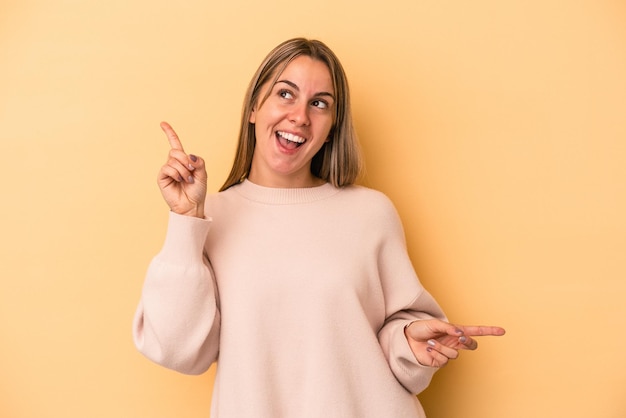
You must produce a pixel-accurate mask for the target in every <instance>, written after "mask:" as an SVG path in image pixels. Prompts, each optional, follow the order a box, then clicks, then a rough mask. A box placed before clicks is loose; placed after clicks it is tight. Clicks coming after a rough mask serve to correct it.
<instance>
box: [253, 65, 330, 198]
mask: <svg viewBox="0 0 626 418" xmlns="http://www.w3.org/2000/svg"><path fill="white" fill-rule="evenodd" d="M268 90H269V91H268ZM268 93H269V95H268ZM334 95H335V93H334V90H333V82H332V79H331V75H330V71H329V70H328V67H327V66H326V64H324V63H323V62H321V61H319V60H315V59H313V58H311V57H309V56H306V55H301V56H299V57H297V58H295V59H294V60H293V61H291V62H290V63H289V65H287V67H286V68H285V69H284V71H283V72H282V73H281V74H280V76H279V77H278V80H277V81H276V83H275V84H273V85H272V84H270V83H268V84H266V85H265V86H263V88H262V91H261V94H260V95H259V97H261V98H264V97H267V99H266V100H265V101H264V102H262V103H261V104H260V105H259V104H257V105H255V106H254V108H253V110H252V113H251V115H250V123H253V124H254V131H255V137H256V146H255V148H254V154H253V156H252V165H251V167H250V173H249V175H248V178H249V179H250V181H252V182H253V183H256V184H258V185H261V186H266V187H282V188H292V187H312V186H316V185H320V184H322V183H323V180H321V179H319V178H317V177H315V176H313V175H312V174H311V160H312V159H313V157H314V156H315V154H316V153H317V152H318V151H319V150H320V149H321V148H322V146H323V145H324V143H325V142H326V141H328V137H329V134H330V130H331V129H332V126H333V115H334V113H335V96H334Z"/></svg>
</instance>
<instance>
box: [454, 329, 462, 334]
mask: <svg viewBox="0 0 626 418" xmlns="http://www.w3.org/2000/svg"><path fill="white" fill-rule="evenodd" d="M454 332H456V333H457V334H463V330H462V329H460V328H457V329H455V330H454Z"/></svg>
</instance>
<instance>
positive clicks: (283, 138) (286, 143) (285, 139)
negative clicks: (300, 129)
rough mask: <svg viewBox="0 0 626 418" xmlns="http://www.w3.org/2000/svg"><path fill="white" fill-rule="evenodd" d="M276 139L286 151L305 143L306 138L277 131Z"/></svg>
mask: <svg viewBox="0 0 626 418" xmlns="http://www.w3.org/2000/svg"><path fill="white" fill-rule="evenodd" d="M276 138H277V139H278V142H280V144H281V145H282V146H283V147H285V148H287V149H296V148H298V147H299V146H301V145H302V144H304V143H305V142H306V138H303V137H301V136H298V135H294V134H292V133H289V132H283V131H277V132H276Z"/></svg>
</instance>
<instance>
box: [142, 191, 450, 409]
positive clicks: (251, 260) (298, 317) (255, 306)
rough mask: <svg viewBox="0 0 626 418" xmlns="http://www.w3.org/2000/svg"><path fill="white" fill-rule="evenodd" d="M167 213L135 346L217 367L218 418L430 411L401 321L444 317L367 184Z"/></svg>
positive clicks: (158, 358)
mask: <svg viewBox="0 0 626 418" xmlns="http://www.w3.org/2000/svg"><path fill="white" fill-rule="evenodd" d="M206 217H207V219H199V218H191V217H185V216H180V215H176V214H174V213H171V214H170V220H169V226H168V230H167V235H166V239H165V243H164V245H163V249H162V250H161V252H160V253H159V254H158V255H157V256H156V257H155V258H154V259H153V261H152V262H151V264H150V266H149V269H148V272H147V275H146V278H145V284H144V288H143V293H142V297H141V301H140V303H139V306H138V309H137V313H136V316H135V320H134V324H133V335H134V341H135V344H136V346H137V348H138V349H139V350H140V351H141V352H142V353H143V354H144V355H145V356H147V357H148V358H150V359H151V360H153V361H155V362H157V363H158V364H161V365H163V366H165V367H168V368H171V369H174V370H177V371H179V372H182V373H189V374H198V373H202V372H204V371H206V370H207V368H208V367H209V366H210V365H211V364H212V363H213V362H214V361H217V362H218V367H217V376H216V381H215V386H214V392H213V398H212V406H211V411H212V412H211V417H212V418H257V417H258V418H307V417H310V418H320V417H322V418H339V417H341V418H370V417H371V418H386V417H388V418H400V417H411V418H415V417H423V416H424V412H423V410H422V408H421V406H420V405H419V402H418V401H417V398H416V397H415V395H414V394H417V393H419V392H421V391H422V390H423V389H424V388H426V387H427V386H428V384H429V383H430V380H431V378H432V375H433V373H434V372H435V370H436V369H433V368H430V367H424V366H421V365H420V364H419V363H417V361H416V359H415V356H414V355H413V353H412V352H411V350H410V348H409V346H408V343H407V341H406V337H405V336H404V332H403V327H404V325H405V324H407V323H409V322H410V321H412V320H415V319H423V318H432V317H437V318H441V319H445V317H444V315H443V313H442V311H441V309H440V308H439V306H438V305H437V303H436V302H435V301H434V299H433V298H432V297H431V296H430V294H429V293H428V292H427V291H426V290H425V289H424V288H423V287H422V286H421V284H420V282H419V281H418V279H417V277H416V275H415V272H414V269H413V267H412V265H411V262H410V260H409V257H408V255H407V252H406V247H405V240H404V233H403V230H402V226H401V223H400V221H399V218H398V215H397V213H396V211H395V208H394V207H393V205H392V204H391V202H390V201H389V200H388V199H387V198H386V197H385V196H384V195H383V194H381V193H379V192H376V191H373V190H371V189H367V188H364V187H359V186H350V187H347V188H343V189H336V188H334V187H332V186H331V185H329V184H325V185H323V186H319V187H314V188H310V189H272V188H265V187H261V186H258V185H255V184H253V183H251V182H249V181H247V180H246V181H244V182H243V183H242V184H239V185H236V186H233V187H231V188H230V189H228V190H227V191H225V192H221V193H218V194H214V195H210V196H209V197H208V199H207V205H206Z"/></svg>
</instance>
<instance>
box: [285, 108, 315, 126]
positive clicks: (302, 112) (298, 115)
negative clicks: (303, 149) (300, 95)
mask: <svg viewBox="0 0 626 418" xmlns="http://www.w3.org/2000/svg"><path fill="white" fill-rule="evenodd" d="M289 121H290V122H291V123H293V124H294V125H296V126H308V125H309V124H310V123H311V121H310V119H309V106H308V103H306V102H301V103H296V104H294V105H293V107H292V108H291V113H290V114H289Z"/></svg>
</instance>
